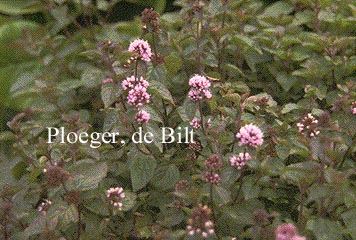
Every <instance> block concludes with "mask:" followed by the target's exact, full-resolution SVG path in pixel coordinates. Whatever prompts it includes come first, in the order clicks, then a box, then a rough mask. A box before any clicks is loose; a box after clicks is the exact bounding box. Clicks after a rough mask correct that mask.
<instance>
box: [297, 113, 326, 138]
mask: <svg viewBox="0 0 356 240" xmlns="http://www.w3.org/2000/svg"><path fill="white" fill-rule="evenodd" d="M318 123H319V121H318V120H317V119H316V118H315V117H314V116H313V115H311V113H308V115H307V116H305V117H304V118H303V119H302V121H300V122H299V123H297V127H298V130H299V132H301V133H303V134H305V135H307V136H310V137H315V136H317V135H318V134H319V133H320V131H319V130H318V125H319V124H318Z"/></svg>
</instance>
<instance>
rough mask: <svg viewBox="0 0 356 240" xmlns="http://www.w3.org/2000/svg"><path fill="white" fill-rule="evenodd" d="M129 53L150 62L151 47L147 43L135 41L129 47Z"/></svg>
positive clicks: (139, 40) (140, 40)
mask: <svg viewBox="0 0 356 240" xmlns="http://www.w3.org/2000/svg"><path fill="white" fill-rule="evenodd" d="M129 52H132V53H137V54H138V55H139V58H140V59H141V60H143V61H145V62H150V61H151V56H152V52H151V47H150V45H149V44H148V42H147V41H144V40H142V39H136V40H135V41H133V42H132V43H131V44H130V46H129Z"/></svg>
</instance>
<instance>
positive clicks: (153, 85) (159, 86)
mask: <svg viewBox="0 0 356 240" xmlns="http://www.w3.org/2000/svg"><path fill="white" fill-rule="evenodd" d="M149 89H150V90H151V91H153V92H154V93H155V94H156V95H158V96H159V97H160V98H162V99H164V100H166V101H168V102H170V103H171V104H173V105H174V100H173V97H172V94H171V92H170V91H169V90H168V89H167V88H166V87H165V86H164V84H163V83H161V82H157V81H151V82H150V87H149Z"/></svg>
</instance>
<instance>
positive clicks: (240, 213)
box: [225, 199, 264, 225]
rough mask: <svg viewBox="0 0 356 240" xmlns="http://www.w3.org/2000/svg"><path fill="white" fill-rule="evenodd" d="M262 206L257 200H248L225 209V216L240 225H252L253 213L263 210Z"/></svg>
mask: <svg viewBox="0 0 356 240" xmlns="http://www.w3.org/2000/svg"><path fill="white" fill-rule="evenodd" d="M263 208H264V207H263V204H262V203H261V202H260V201H258V200H257V199H250V200H248V201H244V202H242V203H239V204H237V205H235V206H233V207H231V208H227V209H226V210H225V211H226V214H227V215H229V216H230V217H232V218H233V219H235V220H237V222H239V223H240V224H244V225H252V224H254V217H253V213H254V211H256V210H258V209H263Z"/></svg>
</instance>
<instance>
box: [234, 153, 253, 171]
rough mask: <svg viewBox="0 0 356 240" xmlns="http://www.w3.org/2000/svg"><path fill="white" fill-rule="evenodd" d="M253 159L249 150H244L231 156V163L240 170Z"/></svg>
mask: <svg viewBox="0 0 356 240" xmlns="http://www.w3.org/2000/svg"><path fill="white" fill-rule="evenodd" d="M251 159H252V157H251V155H250V154H249V153H248V152H243V153H239V155H238V156H237V157H236V156H235V155H233V156H231V158H230V164H231V166H232V167H236V168H237V169H238V170H240V169H242V168H243V167H244V166H245V165H246V162H247V161H249V160H251Z"/></svg>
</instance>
